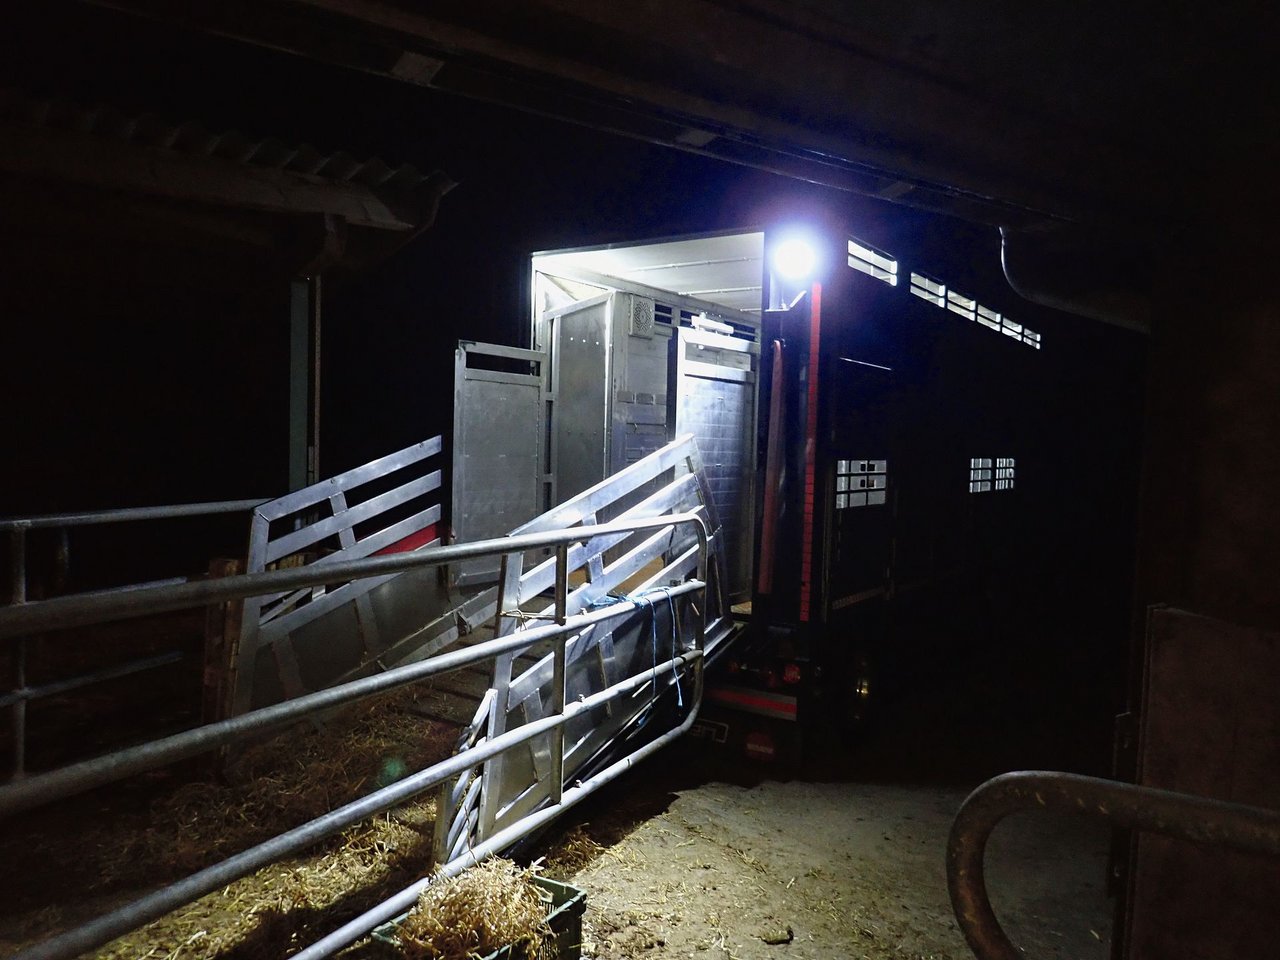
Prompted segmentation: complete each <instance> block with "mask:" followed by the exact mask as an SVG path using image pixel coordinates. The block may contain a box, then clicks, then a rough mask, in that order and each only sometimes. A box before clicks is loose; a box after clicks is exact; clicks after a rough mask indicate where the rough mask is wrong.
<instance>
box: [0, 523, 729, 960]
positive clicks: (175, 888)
mask: <svg viewBox="0 0 1280 960" xmlns="http://www.w3.org/2000/svg"><path fill="white" fill-rule="evenodd" d="M676 526H691V527H692V528H693V531H694V533H695V534H696V536H697V539H698V564H697V569H696V571H695V575H694V577H692V578H691V579H688V580H686V581H685V582H683V583H681V584H678V585H675V586H670V587H666V588H664V589H663V590H662V591H660V592H661V594H662V595H663V596H666V595H667V594H668V593H669V594H670V595H672V596H683V595H684V594H689V593H695V592H703V593H704V594H705V589H706V563H707V553H708V543H709V537H710V531H709V530H708V528H707V525H706V521H705V520H704V519H703V518H702V517H701V516H699V515H697V514H694V513H674V514H668V515H666V516H662V517H655V518H648V519H639V518H637V519H628V520H626V521H614V522H612V523H603V524H591V525H583V526H578V527H574V528H572V529H567V530H566V529H560V530H551V531H541V532H536V533H526V534H518V535H512V536H509V537H502V538H497V539H492V540H484V541H478V542H475V543H469V544H456V545H452V546H442V547H428V548H423V549H420V550H418V551H415V552H412V553H401V554H391V555H385V556H377V557H368V558H362V559H358V560H347V561H343V562H338V563H334V564H331V565H328V566H325V567H322V568H320V569H315V568H308V567H301V568H293V569H285V570H275V571H267V572H260V573H250V574H243V575H239V576H231V577H225V578H222V579H218V580H210V581H200V582H192V583H182V584H168V585H162V586H157V587H148V588H142V589H138V590H135V591H130V592H127V593H110V594H98V595H78V596H68V597H60V598H56V599H53V600H46V601H40V602H37V603H29V604H24V605H20V606H14V607H8V608H3V609H0V640H5V639H12V638H19V637H22V636H24V635H27V634H30V633H32V632H36V631H46V630H54V629H58V628H62V627H71V626H82V625H86V624H90V623H102V622H110V621H116V620H122V619H128V618H130V617H133V616H138V615H141V614H146V613H156V612H164V611H169V610H177V609H184V608H187V607H192V606H200V605H205V604H210V603H218V602H222V601H226V600H237V599H244V598H246V597H254V596H261V595H263V594H267V593H272V592H278V591H284V590H294V589H299V588H303V587H311V586H319V585H322V584H324V583H326V582H332V581H333V580H334V579H335V578H341V579H352V580H354V579H360V578H365V577H378V576H384V575H387V574H393V573H400V572H402V571H405V570H410V569H414V568H418V567H427V566H440V565H444V564H449V563H456V562H458V561H461V560H466V559H473V558H476V557H483V556H486V555H490V554H497V555H501V556H505V557H508V558H519V557H522V555H523V553H524V551H526V550H530V549H535V548H542V547H555V548H557V549H556V551H555V553H556V571H555V597H556V612H557V616H556V617H555V618H554V619H553V620H552V621H551V622H545V623H543V624H542V625H539V626H532V627H529V628H527V629H524V630H519V631H516V632H507V633H505V634H504V633H503V632H502V631H501V630H498V629H497V628H496V625H495V634H496V635H497V636H496V639H494V640H490V641H486V642H482V643H477V644H475V645H473V646H469V647H467V648H465V649H462V650H458V651H455V652H451V653H445V654H439V655H436V656H434V657H431V658H429V659H426V660H422V661H419V662H416V663H413V664H409V665H406V666H402V667H396V668H393V669H391V670H388V671H386V672H383V673H378V674H375V675H373V676H369V677H366V678H363V679H358V680H354V681H351V682H349V683H344V684H341V685H339V686H335V687H330V688H328V689H325V690H321V691H319V692H316V693H312V694H307V695H304V696H302V697H299V698H297V699H295V700H288V701H285V702H283V703H279V704H275V705H272V706H268V707H263V708H261V709H258V710H253V711H250V712H248V713H244V714H241V715H239V716H236V717H232V718H230V719H228V720H223V721H220V722H217V723H212V724H207V725H204V726H201V727H196V728H194V729H192V730H188V731H185V732H183V733H179V734H175V735H173V736H170V737H166V738H163V739H161V740H156V741H152V742H150V743H146V744H141V745H139V746H136V747H131V748H128V749H125V750H120V751H117V752H115V753H112V754H108V755H106V756H103V757H98V758H96V759H93V760H88V761H85V762H83V763H78V764H73V765H71V766H69V767H65V768H62V769H59V770H54V771H51V772H49V773H44V774H40V775H37V776H34V777H30V778H28V779H26V780H22V781H18V782H15V783H11V784H7V785H4V786H0V817H2V816H5V815H12V814H15V813H18V812H21V811H23V810H27V809H31V808H33V807H36V806H39V805H42V804H45V803H49V802H52V801H54V800H57V799H61V798H64V797H68V796H71V795H73V794H76V793H80V792H83V791H85V790H89V789H92V788H93V787H96V786H100V785H103V784H106V783H111V782H113V781H117V780H121V779H123V778H125V777H128V776H131V775H134V774H137V773H141V772H143V771H146V770H150V769H154V768H156V767H159V766H163V765H165V764H168V763H172V762H174V761H177V760H181V759H184V758H187V757H191V756H194V755H196V754H199V753H201V752H204V751H207V750H211V749H214V748H217V747H220V746H224V745H227V744H230V743H233V742H235V741H237V740H240V739H243V738H246V737H249V736H252V735H256V734H260V733H263V732H265V731H268V730H272V729H276V728H279V727H281V726H284V725H286V724H289V723H291V722H294V721H296V720H299V719H302V718H305V717H309V716H313V715H315V714H318V713H321V712H323V711H326V710H330V709H332V708H334V707H337V706H340V705H343V704H348V703H353V702H355V701H358V700H361V699H364V698H367V697H370V696H372V695H374V694H377V693H381V692H384V691H388V690H393V689H397V688H400V687H404V686H407V685H409V684H412V683H415V682H418V681H421V680H424V679H426V678H428V677H432V676H436V675H438V674H442V673H445V672H449V671H452V670H458V669H461V668H462V667H465V666H469V665H471V664H475V663H479V662H482V661H485V660H492V659H495V658H498V657H502V656H509V655H513V654H515V653H517V652H519V651H523V650H525V649H528V648H529V647H531V646H533V645H535V644H537V643H540V642H543V641H547V640H550V641H553V642H554V644H555V650H554V655H555V657H556V659H557V662H559V663H563V661H564V657H565V650H566V645H567V643H568V642H569V639H570V638H571V636H573V635H576V634H579V633H581V632H582V631H583V630H585V629H587V628H589V627H591V626H593V625H595V624H601V623H606V622H608V621H611V620H613V619H615V618H618V617H623V616H627V615H630V614H633V613H635V612H636V611H638V610H641V609H644V607H645V606H646V604H648V603H649V600H648V598H647V597H646V596H645V595H643V594H642V595H639V596H636V597H632V598H629V599H627V600H624V601H620V602H618V603H614V604H611V605H608V606H605V607H600V608H596V609H592V610H589V611H586V612H583V613H578V614H574V615H571V616H570V615H566V612H565V605H564V598H565V597H566V596H567V594H568V585H567V577H568V569H569V564H568V562H567V560H566V558H567V556H568V553H569V549H568V548H569V547H570V545H572V544H577V543H583V542H586V541H590V540H592V539H596V538H600V537H609V536H614V535H618V534H625V533H635V532H638V531H641V530H662V529H673V528H675V527H676ZM706 607H707V604H706V603H703V604H701V610H702V616H701V618H700V619H698V620H697V621H695V638H694V639H695V643H694V645H693V647H692V648H691V649H688V650H685V651H683V652H681V653H679V654H677V655H676V656H673V657H671V658H669V659H666V660H657V659H656V658H655V661H654V663H653V664H652V666H651V667H649V668H646V669H643V670H640V671H639V672H637V673H635V674H633V675H632V676H630V677H628V678H626V679H625V680H623V681H621V682H619V683H616V684H613V685H612V686H610V687H608V688H606V689H604V690H601V691H599V692H597V693H594V694H593V695H592V696H590V697H586V698H585V699H581V700H574V701H569V702H566V701H565V698H564V696H563V691H562V692H561V696H560V697H559V698H558V699H559V710H558V711H555V712H553V713H551V714H549V715H547V716H545V717H543V718H541V719H539V720H536V721H533V722H530V723H528V724H525V725H522V726H520V727H518V728H517V729H513V730H509V731H506V732H504V733H502V734H500V735H498V736H496V737H493V738H491V739H488V740H487V741H486V742H482V743H478V744H476V745H475V746H474V747H472V748H471V749H469V750H467V751H466V752H465V753H463V754H459V755H455V756H453V757H450V758H448V759H446V760H444V761H441V762H440V763H436V764H433V765H431V766H429V767H427V768H425V769H423V770H420V771H418V772H417V773H414V774H411V775H409V776H407V777H405V778H404V779H402V780H398V781H396V782H395V783H393V784H391V785H389V786H387V787H383V788H381V789H379V790H377V791H375V792H373V793H370V794H368V795H367V796H365V797H362V798H360V799H358V800H355V801H353V802H351V803H349V804H347V805H345V806H343V807H339V808H337V809H335V810H332V811H330V812H329V813H327V814H324V815H323V816H321V817H318V818H316V819H315V820H312V821H309V822H308V823H305V824H302V825H301V826H299V827H296V828H294V829H292V830H289V831H287V832H285V833H283V834H280V835H279V836H276V837H274V838H272V839H271V840H267V841H265V842H264V843H261V844H259V845H257V846H255V847H252V848H250V849H248V850H245V851H243V852H241V853H238V854H236V855H235V856H232V857H230V858H229V859H227V860H224V861H222V862H220V863H217V864H214V865H213V866H210V867H207V868H205V869H204V870H201V871H199V872H197V873H195V874H192V875H191V876H189V877H187V878H185V879H183V880H180V881H178V882H176V883H174V884H171V885H169V886H166V887H164V888H163V889H161V890H158V891H156V892H154V893H151V894H148V895H146V896H144V897H141V898H139V899H138V900H135V901H134V902H132V903H129V904H126V905H124V906H122V907H120V908H117V909H115V910H112V911H111V912H109V913H107V914H104V915H102V916H100V917H98V918H96V919H94V920H91V921H89V922H88V923H85V924H83V925H81V926H79V927H76V928H74V929H71V930H68V931H66V932H64V933H62V934H59V935H57V936H55V937H53V938H50V939H48V940H45V941H43V942H41V943H38V944H35V945H33V946H32V947H30V948H28V949H26V950H24V951H21V952H20V953H18V954H16V955H15V960H37V958H39V960H61V958H70V957H74V956H76V955H78V954H80V953H82V952H84V951H86V950H90V949H93V948H95V947H98V946H101V945H103V944H105V943H108V942H109V941H111V940H112V939H114V938H116V937H118V936H120V935H121V934H123V933H127V932H129V931H130V930H134V929H136V928H138V927H140V926H142V925H144V924H146V923H148V922H150V921H151V920H154V919H156V918H158V917H161V916H163V915H165V914H167V913H169V912H171V911H172V910H175V909H177V908H178V907H181V906H184V905H185V904H188V903H190V902H192V901H194V900H196V899H198V898H199V897H201V896H203V895H205V894H207V893H210V892H213V891H215V890H218V889H221V888H222V887H224V886H225V885H226V884H228V883H230V882H232V881H233V880H236V879H238V878H240V877H243V876H246V875H247V874H249V873H252V872H253V871H255V870H257V869H260V868H261V867H263V866H266V865H268V864H270V863H273V862H275V861H277V860H279V859H282V858H284V857H286V856H290V855H292V854H295V853H297V852H299V851H301V850H303V849H305V848H306V847H308V846H310V845H311V844H314V843H315V842H316V841H318V840H320V839H323V838H325V837H328V836H332V835H334V834H335V833H338V832H340V831H341V830H343V829H345V828H347V827H349V826H352V825H353V824H356V823H359V822H360V821H362V820H365V819H367V818H368V817H370V816H372V815H374V814H376V813H379V812H381V811H384V810H388V809H390V808H392V807H394V806H396V805H398V804H401V803H403V802H404V801H406V800H408V799H409V798H411V797H413V796H416V795H418V794H421V793H423V792H425V791H427V790H430V789H432V788H434V787H437V786H439V785H440V784H442V783H444V782H446V781H447V780H449V779H450V778H451V777H457V776H458V775H459V774H460V773H462V772H464V771H465V770H467V769H471V768H474V767H476V766H477V765H483V764H484V763H485V762H486V761H488V760H490V759H491V758H494V757H498V756H500V755H502V754H504V753H505V752H506V751H509V750H511V749H513V748H515V747H517V746H520V745H523V744H525V743H526V742H528V741H530V740H532V739H533V738H535V737H538V736H540V735H541V736H545V735H548V734H550V735H552V736H553V737H554V736H555V734H556V732H557V731H558V730H560V729H562V728H563V727H564V726H565V725H566V724H567V723H568V722H569V721H571V720H572V719H574V718H575V717H577V716H578V715H579V714H582V713H584V712H586V711H591V710H594V709H597V708H599V707H601V706H602V705H604V704H607V703H609V702H610V701H612V700H614V699H617V698H619V697H622V696H624V695H627V694H630V693H633V692H634V691H636V690H639V689H640V688H642V687H644V686H646V685H649V684H655V683H656V681H657V679H658V678H659V677H660V676H670V675H671V674H672V673H673V672H675V671H680V670H682V669H691V670H692V671H693V675H694V679H695V684H694V690H693V692H692V695H691V697H690V704H689V707H688V713H687V715H686V716H685V718H684V720H683V722H682V723H681V724H680V725H679V726H677V727H675V728H673V729H672V730H670V731H668V732H667V733H665V734H664V735H662V736H661V737H659V738H658V739H656V740H654V741H653V742H651V743H649V744H647V745H646V746H644V747H642V748H640V749H638V750H636V751H634V752H632V753H631V754H629V755H628V756H625V757H623V758H622V759H620V760H617V761H615V762H613V763H612V764H610V765H609V766H608V767H606V768H605V769H604V770H603V771H601V772H600V773H598V774H596V775H595V776H594V777H591V778H590V779H588V780H586V781H584V782H583V783H581V784H577V783H575V784H574V786H573V787H571V788H569V789H563V784H562V785H561V788H562V789H561V790H559V791H557V794H558V800H557V802H556V803H554V804H552V805H550V806H548V807H545V808H543V809H540V810H538V811H536V812H535V813H533V814H531V815H530V816H529V817H527V818H525V819H524V820H522V821H520V822H518V823H515V824H512V825H511V826H509V827H507V828H506V829H504V830H503V831H502V832H501V833H499V834H497V835H495V836H493V837H490V838H488V839H487V840H486V841H485V842H484V843H483V844H481V845H479V846H477V847H476V848H474V849H472V850H469V851H467V852H466V853H465V854H463V855H462V856H460V857H459V858H458V859H457V860H455V861H452V862H451V863H449V864H447V865H444V870H443V872H445V873H456V872H458V871H460V870H462V869H463V868H464V867H466V866H468V865H470V863H473V862H475V861H476V859H478V858H482V857H484V856H487V855H489V854H491V853H493V852H496V851H498V850H501V849H504V848H505V847H506V846H509V845H510V844H512V843H514V842H515V841H516V840H518V839H520V837H522V836H524V835H526V834H527V833H529V832H530V831H532V830H534V829H537V828H538V827H540V826H541V825H543V824H545V823H546V822H548V821H549V820H551V819H552V818H554V817H555V816H557V815H558V814H559V813H560V812H562V811H563V810H565V809H567V808H568V807H570V806H573V805H574V804H576V803H578V802H579V801H580V800H581V799H583V798H584V797H585V796H587V795H588V794H590V793H591V792H593V791H594V790H595V789H597V788H598V787H599V786H601V785H603V784H604V783H607V782H608V781H609V780H612V779H613V778H615V777H616V776H618V775H619V774H621V773H622V772H624V771H625V770H626V769H627V768H629V767H630V766H631V765H632V764H634V763H635V762H637V761H638V760H639V759H641V758H643V757H644V756H647V755H649V754H650V753H652V752H654V751H655V750H657V749H659V748H660V747H661V746H663V745H665V744H666V743H668V742H670V741H671V740H672V739H674V738H675V737H677V736H679V735H680V734H681V733H683V732H684V731H685V730H687V729H688V727H689V726H690V725H691V724H692V722H693V720H694V719H695V718H696V716H697V712H698V708H699V706H700V702H701V694H702V682H701V678H702V677H701V661H702V642H703V636H704V632H705V622H704V621H705V617H706ZM499 616H500V614H499ZM559 676H560V677H563V670H561V671H559ZM429 882H430V878H424V879H422V880H420V881H418V883H417V884H415V885H413V886H411V887H409V888H406V890H404V891H401V893H399V894H396V895H395V896H394V897H392V898H391V899H390V900H388V901H385V902H384V903H383V904H381V905H380V906H378V907H375V908H373V910H371V911H369V912H368V913H366V914H364V915H363V916H362V917H359V918H357V919H356V920H354V921H351V922H350V923H348V924H347V925H345V926H344V927H342V928H341V929H340V930H338V931H335V932H334V933H332V934H330V935H329V936H327V937H325V938H324V939H323V940H321V941H319V942H318V943H316V944H314V945H312V946H311V947H310V948H308V949H307V950H306V951H304V952H303V954H300V956H302V955H305V956H308V957H321V956H329V955H330V954H331V953H333V952H334V951H336V950H338V949H340V948H341V947H342V946H345V945H347V944H349V943H351V942H354V941H355V940H356V939H358V938H359V937H360V936H362V935H364V934H365V933H367V932H369V931H370V930H371V929H372V928H373V927H374V926H376V925H377V924H378V923H381V922H383V921H384V920H386V919H389V918H391V917H394V916H395V915H396V914H398V913H400V912H403V910H404V909H405V908H406V906H405V905H406V904H412V902H413V900H414V899H415V898H416V896H417V892H418V891H420V890H421V889H422V887H423V886H425V885H426V884H427V883H429Z"/></svg>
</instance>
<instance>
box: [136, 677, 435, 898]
mask: <svg viewBox="0 0 1280 960" xmlns="http://www.w3.org/2000/svg"><path fill="white" fill-rule="evenodd" d="M412 697H413V692H412V691H395V692H393V693H391V694H386V695H384V696H382V697H378V698H374V699H373V700H371V701H367V702H366V703H365V704H362V705H359V706H357V707H356V708H354V709H352V710H350V711H348V712H347V713H346V714H345V715H343V716H341V717H338V718H335V719H333V720H331V721H330V722H329V723H327V724H326V725H325V726H324V727H323V728H322V729H319V730H317V729H314V728H307V727H299V728H295V729H293V730H289V731H286V732H285V733H282V734H280V735H278V736H276V737H273V738H272V739H271V740H269V741H266V742H264V743H259V744H255V745H254V746H252V747H250V748H249V749H248V750H246V751H245V752H244V754H243V755H241V756H240V757H238V758H237V759H236V760H235V761H234V762H233V763H231V764H230V765H229V766H228V768H227V770H226V781H227V782H226V783H221V784H219V783H189V784H186V785H185V786H183V787H180V788H179V789H178V790H176V791H174V792H173V793H171V794H169V795H168V796H166V797H164V798H162V799H160V800H158V801H157V802H156V803H155V804H153V806H152V808H151V829H149V830H147V831H146V832H144V833H142V834H139V835H138V836H137V837H136V838H135V839H134V842H133V843H132V844H130V845H129V847H127V848H125V849H123V850H121V851H120V857H119V859H118V860H117V862H116V863H115V864H114V866H115V867H116V868H117V869H118V870H120V871H122V872H125V873H127V872H129V871H131V870H135V869H136V868H137V865H138V864H139V863H145V864H146V865H147V869H148V871H149V872H150V873H151V875H152V876H154V875H155V874H156V873H159V874H161V875H163V876H167V877H178V876H184V875H186V874H188V873H190V872H192V871H194V870H198V869H200V868H201V867H205V866H208V865H209V864H211V863H216V862H218V861H219V860H222V859H225V858H226V857H229V856H231V855H232V854H234V853H238V852H239V851H241V850H244V849H246V848H248V847H251V846H253V845H254V844H256V843H261V842H262V841H263V840H267V839H270V838H271V837H273V836H275V835H276V834H277V833H280V832H281V831H282V830H284V829H288V828H289V827H293V826H297V825H298V824H301V823H306V822H307V821H308V820H313V819H315V818H316V817H319V816H321V815H323V814H325V813H327V812H328V811H330V810H332V809H334V808H335V807H339V806H342V805H343V804H345V803H349V802H350V801H352V800H355V799H357V798H358V797H361V796H364V795H365V794H367V793H371V792H372V791H373V790H376V789H378V788H379V787H384V786H386V785H387V784H389V783H391V782H392V781H394V780H398V779H400V778H401V777H403V776H404V775H405V774H406V773H407V772H409V771H411V770H420V769H422V768H423V767H425V766H428V765H429V764H431V763H434V762H436V761H438V760H440V759H443V758H444V757H447V756H448V755H449V754H450V753H451V748H452V739H453V737H454V736H455V733H454V731H453V729H452V728H450V727H448V726H445V725H443V724H432V723H430V722H429V721H425V720H424V719H423V718H422V717H420V716H417V715H415V714H413V713H412V710H411V707H412ZM426 819H434V811H432V812H431V813H430V814H427V815H426ZM344 845H345V844H344ZM112 879H115V878H114V877H113V878H112Z"/></svg>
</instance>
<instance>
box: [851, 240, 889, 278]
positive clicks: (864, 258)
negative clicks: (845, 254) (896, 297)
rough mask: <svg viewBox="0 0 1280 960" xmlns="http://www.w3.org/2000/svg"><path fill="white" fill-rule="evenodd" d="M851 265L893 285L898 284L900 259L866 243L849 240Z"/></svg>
mask: <svg viewBox="0 0 1280 960" xmlns="http://www.w3.org/2000/svg"><path fill="white" fill-rule="evenodd" d="M849 266H851V267H853V269H855V270H861V271H862V272H863V273H865V274H868V275H869V276H872V277H875V278H876V279H877V280H883V281H884V282H885V283H887V284H889V286H891V287H896V286H897V285H898V261H897V260H895V259H893V257H891V256H889V255H888V254H887V253H885V252H884V251H882V250H877V249H875V248H874V247H869V246H867V245H866V244H865V243H860V242H858V241H857V240H850V241H849Z"/></svg>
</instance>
